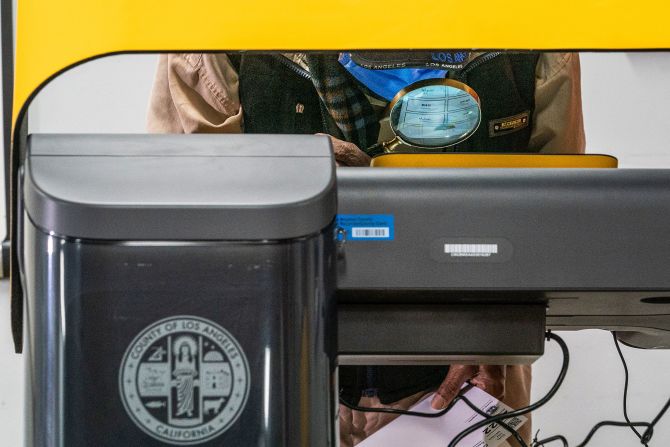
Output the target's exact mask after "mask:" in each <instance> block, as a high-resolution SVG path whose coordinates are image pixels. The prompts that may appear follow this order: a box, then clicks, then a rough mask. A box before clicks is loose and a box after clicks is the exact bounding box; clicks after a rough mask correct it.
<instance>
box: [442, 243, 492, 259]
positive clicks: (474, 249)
mask: <svg viewBox="0 0 670 447" xmlns="http://www.w3.org/2000/svg"><path fill="white" fill-rule="evenodd" d="M444 252H445V253H446V254H448V255H451V256H473V257H488V256H491V255H495V254H498V244H444Z"/></svg>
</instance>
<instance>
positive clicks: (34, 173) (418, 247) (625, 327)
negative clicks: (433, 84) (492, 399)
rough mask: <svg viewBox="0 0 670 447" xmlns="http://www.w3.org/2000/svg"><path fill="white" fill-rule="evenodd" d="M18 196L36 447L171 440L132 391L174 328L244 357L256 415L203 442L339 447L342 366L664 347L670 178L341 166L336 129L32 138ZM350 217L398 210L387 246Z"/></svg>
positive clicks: (510, 359)
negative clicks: (332, 134)
mask: <svg viewBox="0 0 670 447" xmlns="http://www.w3.org/2000/svg"><path fill="white" fill-rule="evenodd" d="M21 184H22V188H23V191H21V192H20V194H21V197H22V198H23V201H22V202H21V203H22V205H23V208H22V210H21V213H20V215H21V216H22V217H23V221H22V222H20V224H19V228H20V229H21V232H22V235H23V237H22V244H23V245H22V246H21V247H19V253H20V255H21V258H20V264H21V266H22V271H23V273H24V281H25V287H24V288H25V290H26V297H27V299H26V303H27V304H26V309H27V311H26V315H27V320H26V326H27V330H26V333H27V341H26V346H27V354H28V358H29V368H28V370H29V371H30V372H31V377H30V379H29V380H28V389H29V393H30V395H29V396H28V398H27V400H26V401H27V402H32V404H31V405H30V406H29V408H28V413H29V415H30V416H29V418H28V421H29V425H28V427H27V428H28V436H27V442H28V445H30V446H31V447H32V446H46V445H49V446H52V445H56V446H67V447H76V446H88V445H100V446H110V447H112V446H114V447H115V446H117V445H130V444H136V443H137V442H138V441H137V440H138V439H140V440H141V442H142V445H163V444H162V443H161V441H160V440H157V439H156V438H155V437H152V436H150V435H148V434H147V433H146V431H144V432H143V431H142V430H140V429H139V428H138V427H137V426H136V424H135V425H134V424H133V423H132V422H131V421H130V419H129V418H128V416H127V414H126V412H125V410H124V409H123V405H122V403H121V400H122V399H121V398H120V397H119V393H118V391H117V387H118V384H117V380H118V377H119V376H118V370H119V365H120V364H121V362H122V357H123V354H124V350H125V349H126V348H127V347H128V346H129V344H130V343H131V341H132V340H133V337H135V336H137V334H138V333H141V331H142V330H143V328H146V327H147V326H148V325H150V324H152V323H153V322H155V321H159V320H161V319H163V318H166V317H170V316H174V315H196V316H199V317H202V318H208V319H210V320H212V321H214V322H216V323H217V324H219V325H221V326H222V327H224V328H226V329H228V330H229V331H230V332H231V333H232V334H235V335H236V337H237V338H238V340H239V342H240V345H241V346H242V347H243V349H245V350H246V352H247V356H248V357H249V368H250V370H251V388H250V394H249V401H248V404H247V410H246V411H245V412H243V413H242V415H241V416H240V423H236V424H235V425H234V426H232V428H230V430H228V431H226V432H225V433H223V434H222V435H221V436H219V437H216V438H215V439H212V440H206V442H205V443H204V444H202V445H220V443H221V442H229V443H231V445H272V446H282V445H284V446H289V445H310V446H320V445H323V446H326V445H334V439H332V436H334V435H333V433H334V429H333V424H334V414H335V413H334V411H335V402H334V396H335V393H334V384H335V376H336V374H335V365H336V360H335V358H336V356H338V360H337V362H338V363H339V364H388V363H393V364H402V363H417V362H420V363H424V364H426V363H436V364H444V363H449V362H453V361H459V362H465V361H471V362H494V363H515V362H516V363H519V362H532V361H533V360H534V359H536V358H537V357H539V356H540V355H542V353H543V349H544V334H545V331H546V329H547V328H549V329H562V330H577V329H582V328H603V329H607V330H613V331H617V335H618V336H619V338H620V339H622V340H623V341H625V342H626V343H628V344H631V345H634V346H638V347H645V348H667V347H670V318H668V315H670V275H669V274H668V267H667V266H668V265H669V262H670V237H669V236H670V234H669V231H668V223H667V216H669V215H670V172H668V171H665V170H609V169H608V170H575V169H544V170H519V169H483V170H459V169H372V168H355V169H354V168H351V169H338V170H337V173H336V172H335V169H334V163H333V157H332V154H331V148H330V144H329V140H328V138H327V137H323V136H321V137H320V136H279V135H272V136H269V135H266V136H262V135H225V136H223V135H216V136H212V135H160V136H159V135H115V136H113V135H34V136H32V137H31V138H30V140H29V152H28V156H27V160H26V164H25V168H24V173H23V181H22V182H21ZM336 214H340V215H386V216H392V218H393V225H394V231H393V234H394V237H393V238H388V239H384V240H355V238H351V237H349V236H351V235H347V234H346V231H344V232H343V231H342V229H339V228H337V227H336V225H335V224H334V222H335V221H336ZM336 238H339V240H336ZM453 246H456V247H461V246H464V247H471V246H475V247H495V250H493V251H491V252H490V253H487V256H470V255H469V254H468V253H465V255H463V253H459V254H458V255H457V256H455V255H454V253H452V252H450V251H449V250H450V249H448V247H453ZM464 334H467V336H464ZM266 356H269V357H266ZM268 358H271V359H274V360H273V362H272V363H270V361H269V360H267V359H268ZM295 371H299V374H296V373H295ZM268 383H270V384H271V386H268V385H267V384H268ZM304 384H308V386H306V387H305V386H304ZM95 393H102V394H104V398H103V399H102V400H101V401H93V400H92V399H91V398H90V396H92V395H95ZM31 396H32V397H31ZM324 396H326V398H324ZM33 397H34V398H33ZM156 411H163V410H160V409H157V410H156ZM305 411H307V412H309V414H310V418H304V417H303V416H304V413H305ZM157 414H158V413H157ZM301 415H303V416H301ZM270 416H272V417H270ZM268 421H272V423H271V424H270V423H269V422H268ZM82 427H84V429H82ZM85 427H94V428H95V430H93V429H91V430H88V429H85ZM242 427H246V428H245V429H242ZM248 427H254V429H253V430H249V429H248ZM286 427H290V428H289V429H286ZM105 433H114V435H113V436H106V435H104V434H105ZM301 436H307V438H303V437H301ZM299 437H300V440H298V438H299ZM305 439H307V444H304V442H305ZM300 442H303V444H300ZM329 443H330V444H329Z"/></svg>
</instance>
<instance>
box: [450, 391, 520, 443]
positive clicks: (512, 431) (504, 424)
mask: <svg viewBox="0 0 670 447" xmlns="http://www.w3.org/2000/svg"><path fill="white" fill-rule="evenodd" d="M460 400H462V401H463V402H465V403H466V405H467V406H468V407H470V408H472V409H473V410H474V411H475V412H476V413H477V414H479V415H480V416H484V417H485V418H487V419H488V418H490V417H491V415H490V414H488V413H485V412H483V411H482V410H480V409H479V408H478V407H477V406H476V405H475V404H473V403H472V401H470V399H468V398H467V397H465V396H460ZM498 425H500V426H501V427H502V428H504V429H505V431H507V433H509V434H510V435H512V436H514V439H516V442H518V443H519V444H520V445H521V447H528V444H526V441H524V439H523V438H522V437H521V435H520V434H519V432H518V431H516V430H515V429H514V428H512V427H510V426H509V425H508V424H507V422H505V421H499V422H498Z"/></svg>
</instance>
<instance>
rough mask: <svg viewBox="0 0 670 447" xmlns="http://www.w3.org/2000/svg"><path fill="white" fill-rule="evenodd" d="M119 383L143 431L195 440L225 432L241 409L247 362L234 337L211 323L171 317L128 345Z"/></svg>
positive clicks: (180, 441)
mask: <svg viewBox="0 0 670 447" xmlns="http://www.w3.org/2000/svg"><path fill="white" fill-rule="evenodd" d="M119 388H120V391H121V400H122V401H123V404H124V406H125V409H126V411H127V412H128V415H129V416H130V418H131V419H132V420H133V422H135V424H137V426H138V427H139V428H140V429H141V430H143V431H144V432H145V433H147V434H148V435H150V436H152V437H154V438H156V439H158V440H160V441H162V442H166V443H169V444H174V445H193V444H199V443H202V442H206V441H209V440H211V439H213V438H215V437H217V436H219V435H221V434H222V433H224V432H225V431H226V430H228V428H230V427H231V426H232V425H233V424H234V423H235V421H236V420H237V418H238V417H239V415H240V414H241V413H242V410H243V409H244V406H245V404H246V401H247V397H248V394H249V364H248V362H247V359H246V356H245V355H244V351H242V348H241V347H240V345H239V343H238V342H237V340H235V338H233V336H232V335H231V334H230V333H229V332H228V331H226V330H225V329H224V328H222V327H221V326H219V325H217V324H216V323H214V322H212V321H209V320H206V319H204V318H200V317H194V316H176V317H170V318H166V319H163V320H160V321H158V322H156V323H154V324H152V325H150V326H148V327H147V328H145V329H144V330H143V331H142V332H140V333H139V334H138V335H137V336H136V337H135V339H134V340H133V341H132V342H131V344H130V345H129V346H128V349H127V350H126V352H125V354H124V356H123V361H122V363H121V368H120V371H119Z"/></svg>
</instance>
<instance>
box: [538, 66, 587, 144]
mask: <svg viewBox="0 0 670 447" xmlns="http://www.w3.org/2000/svg"><path fill="white" fill-rule="evenodd" d="M535 78H536V81H535V112H534V114H533V118H534V119H533V128H532V131H531V136H530V143H529V147H531V148H535V149H538V150H539V151H540V152H541V153H547V154H577V153H583V152H584V147H585V137H584V120H583V117H582V92H581V79H580V66H579V55H578V54H577V53H543V54H542V55H541V56H540V58H539V60H538V63H537V68H536V73H535Z"/></svg>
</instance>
